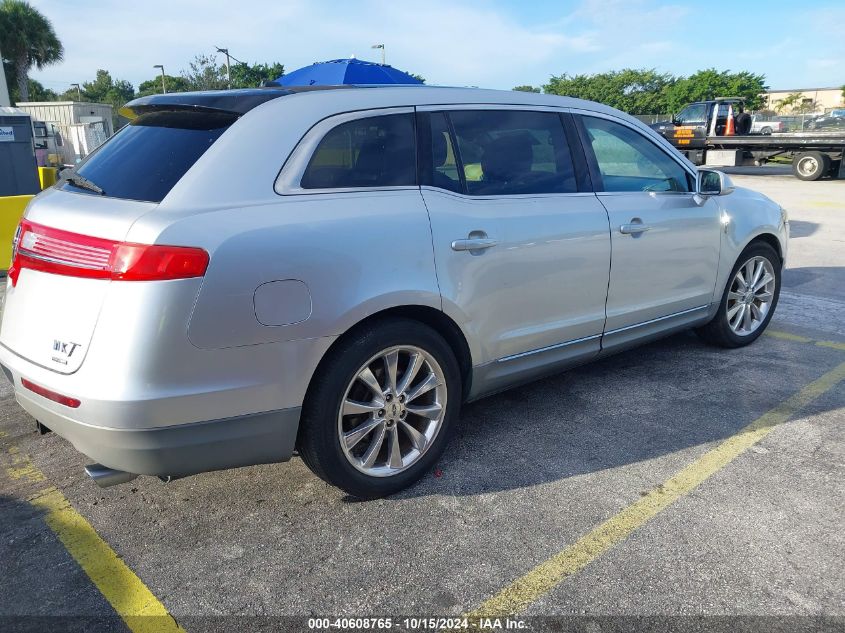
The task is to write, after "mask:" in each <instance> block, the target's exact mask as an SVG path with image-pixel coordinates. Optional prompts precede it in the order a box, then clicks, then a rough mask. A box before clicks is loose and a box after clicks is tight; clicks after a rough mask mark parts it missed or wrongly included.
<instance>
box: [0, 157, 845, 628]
mask: <svg viewBox="0 0 845 633" xmlns="http://www.w3.org/2000/svg"><path fill="white" fill-rule="evenodd" d="M738 171H739V172H740V173H739V174H737V175H734V176H732V177H733V178H734V180H735V182H736V184H738V185H741V186H747V187H751V188H754V189H757V190H759V191H762V192H763V193H765V194H767V195H768V196H770V197H771V198H773V199H774V200H776V201H777V202H779V203H780V204H781V205H782V206H784V207H785V208H786V209H787V210H788V211H789V214H790V220H791V230H792V239H791V241H790V250H789V262H788V270H787V271H786V273H785V275H784V283H783V291H782V295H781V299H780V304H779V305H778V307H777V310H776V314H775V316H774V319H773V321H772V322H771V325H770V326H769V330H770V332H769V333H768V334H767V335H766V336H763V337H761V338H760V339H759V341H757V342H756V343H755V344H753V345H752V346H750V347H748V348H744V349H740V350H722V349H716V348H712V347H707V346H706V345H704V344H703V343H701V342H700V341H699V340H698V339H697V338H696V337H695V336H694V335H693V334H692V333H684V334H680V335H677V336H674V337H672V338H669V339H665V340H663V341H660V342H657V343H654V344H651V345H648V346H645V347H641V348H639V349H635V350H633V351H630V352H627V353H624V354H620V355H618V356H615V357H611V358H608V359H606V360H603V361H601V362H598V363H595V364H592V365H588V366H584V367H582V368H579V369H576V370H572V371H569V372H567V373H564V374H561V375H559V376H555V377H552V378H548V379H546V380H543V381H540V382H536V383H533V384H530V385H526V386H524V387H520V388H517V389H513V390H511V391H508V392H506V393H503V394H501V395H498V396H494V397H491V398H488V399H485V400H482V401H479V402H476V403H473V404H470V405H467V406H466V407H465V408H464V410H463V412H462V415H461V421H460V424H459V428H458V430H457V432H456V435H455V437H454V440H453V441H452V443H451V445H450V447H449V448H448V449H447V451H446V454H445V455H444V457H443V459H442V460H441V462H440V463H439V466H438V469H437V470H436V471H433V472H432V473H431V474H430V475H429V476H427V477H426V478H424V479H423V480H422V481H421V482H420V483H418V484H417V485H415V486H413V487H412V488H411V489H410V490H407V491H405V492H404V493H401V494H399V495H396V496H394V497H392V498H389V499H383V500H379V501H371V502H355V501H354V500H351V499H349V498H347V497H345V496H344V494H343V493H341V492H339V491H338V490H336V489H334V488H329V487H327V486H326V485H325V484H323V483H322V482H321V481H320V480H319V479H317V478H316V477H314V476H313V475H311V474H310V472H309V471H308V470H307V469H306V468H305V466H304V465H303V464H302V463H301V461H299V460H298V459H294V460H293V461H291V462H289V463H286V464H277V465H267V466H258V467H252V468H244V469H238V470H232V471H226V472H218V473H207V474H203V475H199V476H195V477H190V478H185V479H180V480H176V481H173V482H170V483H167V484H165V483H162V482H160V481H159V480H157V479H153V478H139V479H136V480H134V481H133V482H131V483H129V484H126V485H123V486H117V487H113V488H109V489H105V490H101V489H99V488H98V487H97V486H96V485H95V484H94V483H93V482H91V481H90V480H88V478H87V477H86V476H85V475H84V472H83V470H82V468H83V466H84V465H85V464H86V463H87V460H86V458H85V457H84V456H82V455H80V454H78V453H77V452H76V451H75V450H74V449H73V447H72V446H71V445H70V444H68V443H67V442H65V441H64V440H62V439H61V438H59V437H57V436H55V435H53V434H49V435H46V436H40V435H38V434H37V433H35V423H34V421H33V420H32V419H31V418H29V417H28V416H27V415H26V414H25V413H23V411H22V410H21V409H20V408H19V407H18V406H17V405H16V403H15V402H14V398H13V395H12V389H11V386H10V385H9V384H8V383H7V382H5V379H3V381H4V382H3V384H2V387H0V462H2V463H1V464H0V465H2V468H0V569H1V570H2V573H0V629H4V628H8V629H10V630H17V629H21V630H44V629H48V628H50V627H51V626H54V625H55V626H59V625H60V626H61V628H62V629H63V630H65V629H72V628H74V627H78V628H79V630H83V629H85V630H90V628H91V625H92V618H96V619H97V621H96V624H97V627H98V628H99V629H101V630H109V629H113V630H127V628H129V629H131V630H134V631H141V630H165V629H168V628H169V629H170V630H174V629H176V627H177V626H178V627H182V628H183V629H184V630H186V631H191V630H211V629H215V627H216V628H219V629H220V630H248V629H250V628H261V627H270V626H272V627H275V628H282V625H289V626H291V627H292V628H294V629H295V630H307V629H308V628H309V627H308V622H307V618H308V617H315V616H320V617H322V616H327V617H334V616H393V617H394V618H401V617H402V616H412V617H422V616H458V615H461V614H465V613H471V614H477V615H482V614H490V615H507V614H508V613H513V614H517V615H518V617H519V618H525V619H524V620H522V622H523V624H525V625H526V626H529V627H531V628H535V629H538V628H541V627H542V626H543V625H544V623H545V624H549V622H551V621H547V620H542V617H543V616H564V617H566V618H568V619H566V620H562V621H558V624H557V625H556V626H563V625H562V624H560V623H561V622H564V623H565V625H566V626H574V627H577V626H580V624H582V623H584V622H586V621H587V619H589V618H599V619H594V620H590V622H591V625H594V626H596V627H598V628H589V627H587V628H585V629H583V630H594V631H599V630H613V629H612V626H616V625H619V626H629V627H633V628H637V627H638V626H646V625H649V623H652V624H653V623H654V622H663V625H662V626H661V630H663V629H666V628H673V627H674V628H675V629H678V630H680V629H681V628H683V626H685V625H684V623H687V624H690V622H692V623H695V625H696V626H702V627H705V628H706V626H708V623H709V624H712V625H714V626H716V625H718V626H724V627H726V628H725V629H724V630H731V628H732V627H733V626H734V625H735V624H736V623H737V622H740V621H741V622H745V623H746V624H747V625H748V626H749V627H751V628H750V629H748V630H757V629H759V630H804V629H806V630H841V629H842V628H843V627H845V591H843V587H845V556H843V552H845V530H843V529H842V527H843V522H844V521H843V520H844V519H845V486H843V483H842V482H843V479H845V181H820V182H801V181H798V180H796V179H794V178H792V177H791V176H789V175H788V174H785V173H783V172H782V171H780V170H777V169H775V170H766V171H765V172H764V173H765V175H750V174H754V173H755V172H753V171H742V170H738ZM145 591H146V592H147V593H144V592H145ZM144 614H152V615H159V616H160V617H159V618H157V619H156V618H153V617H152V616H149V617H146V618H145V617H143V616H144ZM56 616H63V617H62V618H57V617H56ZM232 616H239V617H242V618H243V617H246V616H295V617H292V618H288V619H285V618H283V617H279V618H278V619H269V618H266V617H256V618H254V619H248V620H235V619H233V618H232ZM604 616H612V617H614V618H618V619H616V620H603V619H601V618H602V617H604ZM702 616H705V617H704V618H703V619H701V617H702ZM707 616H713V617H712V619H709V620H708V618H707ZM725 616H731V617H733V618H742V619H741V620H737V619H730V618H728V619H722V618H724V617H725ZM37 617H43V618H44V619H34V618H37ZM636 617H638V618H640V619H631V618H636ZM690 617H692V619H691V620H690V619H688V618H690ZM625 618H628V619H625ZM4 623H5V624H4ZM59 623H60V624H59ZM244 623H247V624H244ZM502 626H503V627H504V626H505V625H504V624H503V625H502ZM145 627H146V628H145ZM608 627H611V628H610V629H608ZM754 627H757V629H755V628H754ZM813 627H815V628H813ZM400 628H402V627H401V626H400ZM408 628H417V627H410V626H409V627H408ZM177 630H178V629H177Z"/></svg>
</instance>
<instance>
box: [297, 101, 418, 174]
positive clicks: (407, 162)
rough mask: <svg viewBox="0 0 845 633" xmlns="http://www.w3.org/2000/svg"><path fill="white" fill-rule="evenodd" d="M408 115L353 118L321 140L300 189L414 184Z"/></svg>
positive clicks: (412, 122) (413, 144) (410, 123)
mask: <svg viewBox="0 0 845 633" xmlns="http://www.w3.org/2000/svg"><path fill="white" fill-rule="evenodd" d="M416 180H417V177H416V149H415V139H414V120H413V115H411V114H389V115H385V116H376V117H369V118H366V119H356V120H354V121H349V122H347V123H342V124H341V125H338V126H337V127H336V128H334V129H333V130H331V131H330V132H329V133H328V134H326V135H325V136H324V137H323V140H322V141H320V144H319V145H318V146H317V149H316V150H315V151H314V155H313V156H312V157H311V161H310V162H309V163H308V168H307V169H306V170H305V173H304V174H303V176H302V182H301V186H302V188H303V189H338V188H345V187H396V186H402V185H415V184H416Z"/></svg>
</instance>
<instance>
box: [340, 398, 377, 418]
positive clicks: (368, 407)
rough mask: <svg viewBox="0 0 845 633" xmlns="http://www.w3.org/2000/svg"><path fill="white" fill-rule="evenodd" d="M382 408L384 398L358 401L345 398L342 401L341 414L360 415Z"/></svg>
mask: <svg viewBox="0 0 845 633" xmlns="http://www.w3.org/2000/svg"><path fill="white" fill-rule="evenodd" d="M383 408H384V400H381V399H380V398H376V399H375V400H373V401H372V402H358V401H357V400H351V399H349V398H347V399H346V400H344V401H343V412H342V415H360V414H362V413H374V412H376V411H378V410H379V409H383Z"/></svg>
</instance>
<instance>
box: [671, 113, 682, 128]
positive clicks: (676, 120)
mask: <svg viewBox="0 0 845 633" xmlns="http://www.w3.org/2000/svg"><path fill="white" fill-rule="evenodd" d="M680 124H681V122H680V121H678V117H677V116H675V115H674V114H673V115H672V125H680Z"/></svg>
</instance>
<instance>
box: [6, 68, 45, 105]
mask: <svg viewBox="0 0 845 633" xmlns="http://www.w3.org/2000/svg"><path fill="white" fill-rule="evenodd" d="M3 70H4V72H5V73H6V83H7V84H8V86H9V99H10V100H11V102H12V103H17V102H18V101H23V99H21V95H20V89H19V88H18V81H17V76H16V75H15V67H14V64H12V62H10V61H4V62H3ZM27 87H28V88H29V96H28V100H29V101H58V100H59V95H57V94H56V92H55V91H54V90H50V89H49V88H45V87H44V86H43V85H42V84H41V82H39V81H35V79H29V80H27Z"/></svg>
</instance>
